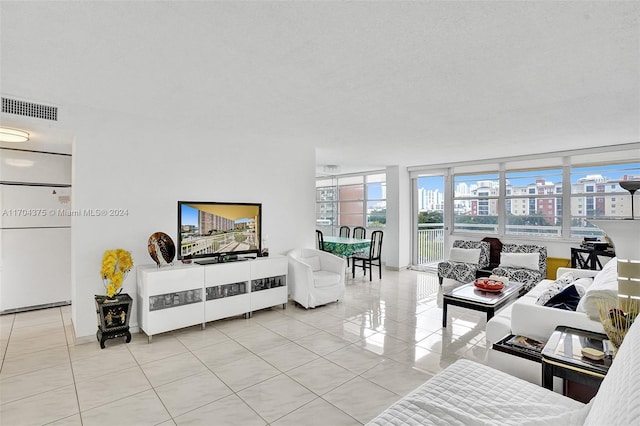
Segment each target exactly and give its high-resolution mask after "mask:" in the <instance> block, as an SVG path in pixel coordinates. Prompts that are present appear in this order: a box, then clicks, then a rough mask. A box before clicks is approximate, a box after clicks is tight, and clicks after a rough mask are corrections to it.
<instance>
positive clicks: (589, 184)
mask: <svg viewBox="0 0 640 426" xmlns="http://www.w3.org/2000/svg"><path fill="white" fill-rule="evenodd" d="M570 176H571V184H570V186H569V188H570V192H569V193H568V194H564V193H563V188H564V185H563V182H562V180H563V179H562V177H563V170H562V169H561V168H558V169H548V170H532V171H517V172H511V171H507V172H505V174H504V184H503V185H504V191H501V182H502V181H501V179H500V175H499V174H498V173H487V174H477V175H454V176H453V183H454V185H453V186H454V194H453V197H452V201H453V224H454V231H463V232H479V233H485V234H487V233H498V231H499V225H500V221H501V220H503V221H504V233H505V234H511V235H537V236H548V237H561V236H562V235H563V232H567V233H570V236H571V237H582V236H588V235H601V232H600V231H599V230H598V229H597V228H595V227H594V226H593V225H591V224H590V223H589V221H588V219H594V218H628V217H631V212H632V208H631V203H632V200H631V196H630V194H629V192H628V191H626V190H624V189H623V188H621V187H620V185H619V184H618V183H619V182H620V181H625V180H640V163H628V164H618V165H609V166H590V167H574V168H572V169H571V170H570ZM417 196H418V223H419V228H421V229H424V228H433V227H435V226H437V225H440V226H442V224H443V222H444V202H445V191H444V179H443V177H441V176H434V177H421V178H418V194H417ZM635 198H638V196H636V197H635ZM636 201H637V200H636ZM501 205H502V206H504V207H503V209H501V208H500V206H501ZM564 206H569V209H570V217H571V223H570V225H569V229H568V230H564V231H563V226H562V225H563V223H562V221H563V213H564V212H563V209H564ZM501 210H502V211H501Z"/></svg>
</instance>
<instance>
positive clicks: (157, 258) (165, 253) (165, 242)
mask: <svg viewBox="0 0 640 426" xmlns="http://www.w3.org/2000/svg"><path fill="white" fill-rule="evenodd" d="M147 250H148V251H149V255H150V256H151V258H152V259H153V261H154V262H156V264H157V265H158V267H160V266H164V265H169V264H171V262H173V258H174V257H175V256H176V247H175V245H174V244H173V240H172V239H171V237H170V236H168V235H167V234H165V233H164V232H154V233H153V234H151V236H150V237H149V241H148V243H147Z"/></svg>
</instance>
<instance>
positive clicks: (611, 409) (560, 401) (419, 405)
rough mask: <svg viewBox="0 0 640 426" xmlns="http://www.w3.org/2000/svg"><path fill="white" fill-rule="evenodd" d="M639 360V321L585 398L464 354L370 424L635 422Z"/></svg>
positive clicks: (639, 408)
mask: <svg viewBox="0 0 640 426" xmlns="http://www.w3.org/2000/svg"><path fill="white" fill-rule="evenodd" d="M638 363H640V324H636V323H634V324H633V325H632V326H631V328H630V330H629V332H628V334H627V336H626V337H625V339H624V341H623V343H622V345H621V346H620V349H619V350H618V354H617V355H616V358H615V359H614V360H613V363H612V365H611V368H610V369H609V372H608V373H607V375H606V376H605V378H604V380H603V382H602V384H601V385H600V389H599V390H598V392H597V394H596V396H595V397H594V398H593V399H592V400H591V401H590V402H589V403H588V404H583V403H581V402H577V401H574V400H572V399H570V398H567V397H565V396H562V395H560V394H558V393H555V392H552V391H550V390H547V389H545V388H542V387H540V386H537V385H534V384H531V383H528V382H526V381H524V380H521V379H519V378H517V377H514V376H511V375H509V374H506V373H504V372H502V371H498V370H495V369H493V368H491V367H488V366H486V365H483V364H478V363H475V362H473V361H469V360H465V359H462V360H459V361H456V362H455V363H454V364H452V365H451V366H449V367H447V368H446V369H445V370H443V371H442V372H440V373H439V374H437V375H436V376H434V377H433V378H432V379H430V380H429V381H427V382H425V383H424V384H423V385H421V386H420V387H418V388H417V389H416V390H414V391H413V392H411V393H410V394H409V395H407V396H405V397H404V398H402V399H400V400H399V401H398V402H396V403H394V404H393V405H392V406H391V407H389V408H387V409H386V410H385V411H383V412H382V413H381V414H379V415H378V416H377V417H376V418H374V419H373V420H371V422H369V424H370V425H380V426H382V425H385V426H386V425H416V426H417V425H461V426H462V425H595V426H602V425H610V426H616V425H621V426H622V425H624V426H627V425H632V424H635V425H637V424H639V420H638V419H640V404H638V403H637V401H638V400H639V399H640V369H639V368H637V367H638ZM538 368H540V365H539V364H538Z"/></svg>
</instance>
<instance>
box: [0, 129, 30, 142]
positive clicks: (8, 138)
mask: <svg viewBox="0 0 640 426" xmlns="http://www.w3.org/2000/svg"><path fill="white" fill-rule="evenodd" d="M28 140H29V133H27V132H25V131H24V130H18V129H11V128H9V127H0V142H26V141H28Z"/></svg>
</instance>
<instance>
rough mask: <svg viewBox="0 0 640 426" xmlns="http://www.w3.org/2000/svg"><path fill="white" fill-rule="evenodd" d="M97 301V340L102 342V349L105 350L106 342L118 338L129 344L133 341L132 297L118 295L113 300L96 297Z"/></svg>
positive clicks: (105, 297)
mask: <svg viewBox="0 0 640 426" xmlns="http://www.w3.org/2000/svg"><path fill="white" fill-rule="evenodd" d="M95 300H96V314H97V315H98V331H97V332H96V338H97V339H98V342H100V348H102V349H104V347H105V346H104V342H105V341H106V340H108V339H115V338H116V337H124V338H125V340H126V342H127V343H129V342H130V341H131V333H130V332H129V316H130V313H131V304H132V302H133V299H131V296H129V295H128V294H126V293H122V294H118V295H116V296H114V297H113V298H108V297H107V296H100V295H96V296H95Z"/></svg>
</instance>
